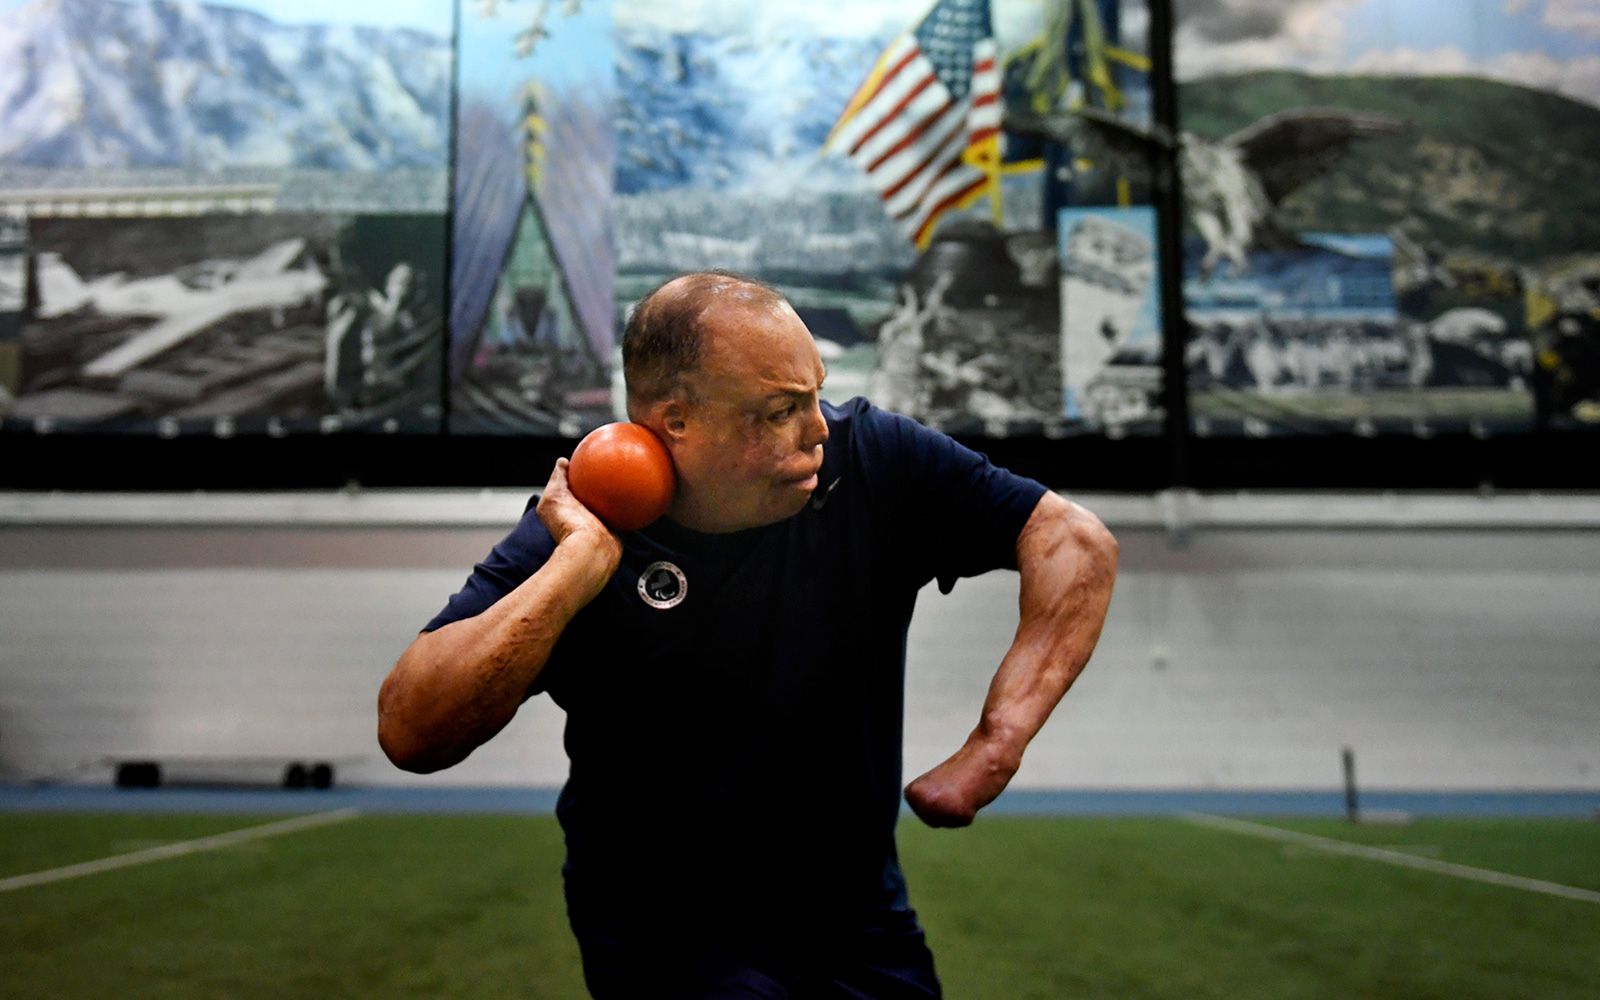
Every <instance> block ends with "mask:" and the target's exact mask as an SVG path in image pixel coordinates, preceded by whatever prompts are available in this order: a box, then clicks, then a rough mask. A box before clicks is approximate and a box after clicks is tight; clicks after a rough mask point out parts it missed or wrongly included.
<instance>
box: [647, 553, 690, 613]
mask: <svg viewBox="0 0 1600 1000" xmlns="http://www.w3.org/2000/svg"><path fill="white" fill-rule="evenodd" d="M688 595H689V578H688V577H687V576H684V575H683V570H681V569H679V568H678V567H676V566H674V565H673V564H672V563H669V562H653V563H651V564H650V565H648V566H646V567H645V568H644V572H643V573H640V574H639V597H640V598H642V599H643V600H644V602H645V603H646V604H648V605H650V606H651V607H652V608H659V609H662V610H665V609H667V608H674V607H677V606H678V605H680V604H682V603H683V599H684V598H685V597H687V596H688Z"/></svg>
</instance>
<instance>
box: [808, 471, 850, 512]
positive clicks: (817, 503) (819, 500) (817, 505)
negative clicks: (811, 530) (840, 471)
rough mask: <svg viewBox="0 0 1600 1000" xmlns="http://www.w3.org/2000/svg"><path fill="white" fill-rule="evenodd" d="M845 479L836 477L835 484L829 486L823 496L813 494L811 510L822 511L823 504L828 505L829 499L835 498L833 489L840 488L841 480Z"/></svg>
mask: <svg viewBox="0 0 1600 1000" xmlns="http://www.w3.org/2000/svg"><path fill="white" fill-rule="evenodd" d="M843 478H844V477H843V476H835V477H834V478H833V482H831V483H829V484H828V488H827V489H825V490H823V491H822V493H821V495H818V494H816V493H813V494H811V509H812V510H821V509H822V506H823V504H826V503H827V502H828V498H829V497H831V496H833V488H834V487H835V486H838V485H839V481H840V480H841V479H843Z"/></svg>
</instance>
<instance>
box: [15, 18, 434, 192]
mask: <svg viewBox="0 0 1600 1000" xmlns="http://www.w3.org/2000/svg"><path fill="white" fill-rule="evenodd" d="M449 107H450V40H449V38H448V37H447V36H445V35H438V34H431V33H428V32H424V31H419V30H416V29H412V28H375V27H357V26H347V25H338V26H318V25H285V24H279V23H277V22H275V21H273V20H271V19H269V18H267V17H264V16H262V15H261V14H257V13H254V12H252V11H245V10H236V9H233V8H229V7H226V6H221V5H210V4H198V3H190V2H184V3H175V2H166V0H152V2H148V3H134V2H122V0H37V2H35V3H32V4H28V5H26V6H22V7H18V8H15V9H12V10H10V11H8V12H6V13H4V14H0V164H4V165H8V166H15V167H56V168H91V169H103V168H150V167H183V168H188V169H191V170H218V169H225V168H238V167H285V168H288V167H294V168H315V169H332V170H356V171H382V170H388V169H397V168H443V167H444V166H445V165H446V163H447V161H448V148H449V147H448V136H449V122H448V117H449Z"/></svg>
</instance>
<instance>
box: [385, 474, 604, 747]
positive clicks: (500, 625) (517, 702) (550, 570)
mask: <svg viewBox="0 0 1600 1000" xmlns="http://www.w3.org/2000/svg"><path fill="white" fill-rule="evenodd" d="M566 470H567V460H566V459H564V458H563V459H559V460H557V462H556V467H555V470H554V471H553V472H552V473H551V475H550V482H549V483H548V484H547V485H546V486H545V490H544V493H543V495H542V496H541V497H540V498H539V506H538V508H537V513H538V516H539V519H540V520H541V521H543V522H544V525H545V527H546V528H548V529H549V530H550V534H551V537H553V538H554V539H555V540H556V547H555V551H554V552H553V553H552V554H551V556H550V559H549V561H548V562H546V563H545V564H544V565H543V566H542V567H540V568H539V569H538V570H537V571H536V572H534V574H533V575H532V576H530V577H528V579H527V580H525V581H523V583H522V585H521V586H519V587H517V589H516V590H513V591H512V592H511V593H509V594H507V595H506V596H505V597H503V598H501V599H500V600H499V601H497V602H496V603H495V604H494V605H493V606H491V607H490V608H488V609H487V610H485V611H484V612H483V613H481V614H479V615H477V616H475V617H473V618H464V619H462V620H460V621H456V622H451V623H450V624H449V625H445V626H443V627H441V628H439V629H436V630H435V631H433V632H424V633H422V634H421V635H419V636H417V638H416V639H414V640H413V641H412V643H411V645H410V646H409V647H407V649H406V651H405V652H404V653H403V654H401V656H400V659H399V660H398V661H397V662H396V663H395V665H394V669H393V670H391V671H390V672H389V676H388V677H387V678H385V679H384V682H383V687H382V688H381V689H380V690H379V692H378V744H379V745H380V746H382V747H383V752H384V753H385V754H386V755H387V756H388V757H389V760H391V761H392V762H393V763H394V764H395V766H396V767H399V768H402V769H404V770H407V771H415V772H417V773H427V772H430V771H438V770H442V769H444V768H447V767H451V766H453V765H455V764H458V763H460V762H461V761H462V760H465V759H466V757H467V755H468V754H470V753H471V752H472V751H473V750H475V749H477V748H478V747H479V746H481V745H482V744H483V743H485V742H487V741H488V740H489V739H490V738H491V737H492V736H494V735H495V734H496V733H498V732H499V731H500V730H502V729H504V728H505V726H506V723H508V722H510V721H511V718H512V716H514V715H516V714H517V709H518V708H519V707H520V706H521V704H522V701H523V698H524V696H525V695H526V694H527V691H528V686H529V685H530V684H532V683H533V681H534V679H535V678H536V677H538V676H539V672H540V671H541V670H543V669H544V665H545V663H546V662H547V661H548V660H549V658H550V651H551V649H553V648H554V647H555V644H556V640H557V639H558V638H560V637H561V633H562V631H563V630H564V629H565V628H566V627H567V624H568V623H569V622H571V621H572V618H573V616H574V615H576V614H577V613H578V612H579V611H580V610H582V609H583V607H584V606H585V605H587V604H588V603H589V602H590V601H592V600H594V598H595V597H596V596H597V595H598V594H599V593H600V591H601V590H602V589H603V588H604V587H605V584H606V581H607V580H609V579H610V578H611V575H612V574H613V573H615V572H616V569H617V564H618V563H619V562H620V561H621V558H622V543H621V541H620V540H618V538H617V537H616V536H615V535H613V534H612V533H611V532H610V531H609V530H607V529H606V527H605V525H603V524H602V523H601V522H600V520H599V519H598V518H596V517H595V516H594V515H593V514H592V513H590V512H589V511H588V509H586V508H585V507H584V506H583V505H582V504H580V503H579V502H578V501H577V500H576V499H575V498H574V497H573V496H572V494H571V492H569V491H568V489H567V471H566Z"/></svg>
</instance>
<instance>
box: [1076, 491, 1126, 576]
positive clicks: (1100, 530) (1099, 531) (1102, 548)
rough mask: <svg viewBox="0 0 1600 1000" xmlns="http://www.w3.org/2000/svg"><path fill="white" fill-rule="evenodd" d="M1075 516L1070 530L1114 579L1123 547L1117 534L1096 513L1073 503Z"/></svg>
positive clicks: (1079, 545) (1083, 547)
mask: <svg viewBox="0 0 1600 1000" xmlns="http://www.w3.org/2000/svg"><path fill="white" fill-rule="evenodd" d="M1073 508H1074V510H1073V515H1074V516H1073V518H1072V521H1071V526H1070V530H1071V531H1072V535H1073V538H1074V540H1075V541H1076V542H1077V544H1078V547H1079V548H1080V549H1082V550H1083V551H1084V552H1087V553H1088V554H1089V555H1090V556H1091V558H1093V559H1094V561H1095V563H1096V564H1098V565H1099V566H1100V567H1102V568H1103V569H1104V571H1105V572H1106V573H1107V574H1108V575H1109V576H1110V577H1112V578H1113V579H1114V578H1115V577H1116V575H1117V560H1118V558H1119V556H1120V552H1121V549H1120V547H1119V546H1118V545H1117V536H1115V535H1113V534H1112V533H1111V529H1110V528H1107V527H1106V526H1105V522H1103V521H1101V520H1100V519H1099V518H1098V517H1096V516H1094V514H1092V513H1090V512H1089V511H1087V510H1085V509H1084V508H1082V507H1079V506H1078V505H1077V504H1073Z"/></svg>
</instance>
